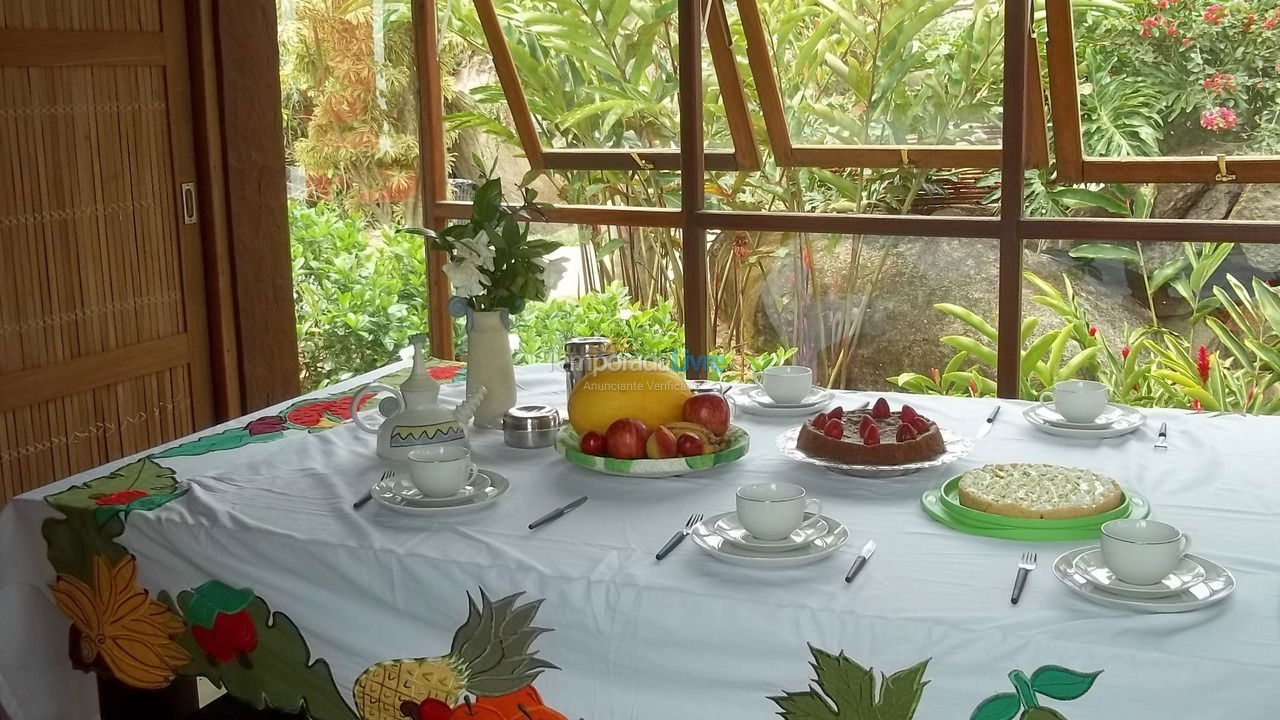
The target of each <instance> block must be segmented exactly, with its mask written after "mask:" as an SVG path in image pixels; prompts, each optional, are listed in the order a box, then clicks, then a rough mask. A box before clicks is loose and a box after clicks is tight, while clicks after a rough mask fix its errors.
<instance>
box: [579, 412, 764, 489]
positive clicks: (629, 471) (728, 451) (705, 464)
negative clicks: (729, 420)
mask: <svg viewBox="0 0 1280 720" xmlns="http://www.w3.org/2000/svg"><path fill="white" fill-rule="evenodd" d="M581 442H582V438H580V437H579V436H578V433H577V431H576V430H574V429H573V427H572V426H570V425H566V426H564V428H562V429H561V430H560V433H559V434H558V435H556V452H558V453H560V454H561V455H563V456H565V458H566V459H567V460H568V461H569V462H571V463H573V464H574V465H580V466H582V467H584V468H588V469H590V470H595V471H596V472H602V473H606V474H608V475H620V476H622V477H634V478H661V477H675V476H677V475H687V474H689V473H695V472H699V471H701V470H707V469H709V468H713V467H715V466H716V465H725V464H727V463H731V462H734V461H735V460H738V459H740V458H741V457H742V456H743V455H746V454H747V448H748V447H750V445H751V436H750V435H748V434H747V431H746V430H743V429H742V428H740V427H738V426H737V425H730V426H729V429H728V430H727V431H726V432H725V434H724V440H723V448H722V449H720V450H718V451H717V452H714V453H708V454H702V455H689V456H686V457H671V458H661V459H652V458H640V459H636V460H624V459H622V458H612V457H602V456H600V455H588V454H587V453H584V452H582V451H581V450H579V449H578V448H579V447H580V446H581Z"/></svg>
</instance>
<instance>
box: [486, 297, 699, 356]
mask: <svg viewBox="0 0 1280 720" xmlns="http://www.w3.org/2000/svg"><path fill="white" fill-rule="evenodd" d="M511 330H512V332H514V333H515V334H516V335H517V336H518V337H519V338H520V345H519V348H518V349H517V350H516V353H515V360H516V362H517V363H519V364H526V363H540V362H542V363H544V362H558V361H560V360H561V359H563V357H564V343H565V341H566V340H568V339H569V338H573V337H583V336H601V337H607V338H609V339H610V340H612V341H613V342H614V346H615V348H616V349H617V350H618V351H619V352H623V353H626V354H628V355H632V356H635V357H644V358H654V359H659V358H660V359H662V360H664V361H666V360H669V359H670V358H673V357H679V356H681V355H682V354H683V353H684V327H683V326H682V325H681V324H680V323H679V322H677V321H676V320H675V318H674V317H673V316H672V312H671V304H670V302H668V301H664V300H660V301H658V302H657V303H656V304H654V305H652V306H649V307H646V306H644V305H643V304H642V303H639V302H637V301H634V300H632V299H631V297H630V295H629V294H628V292H627V289H626V288H624V287H622V286H621V285H619V284H617V283H614V284H611V285H609V286H608V287H606V288H605V289H604V290H603V291H601V292H596V293H589V294H586V295H583V296H582V297H580V298H576V299H572V300H571V299H566V298H555V299H552V300H548V301H546V302H534V303H529V305H528V306H527V307H526V308H525V310H524V312H522V313H520V314H519V315H517V316H515V317H514V318H513V322H512V328H511Z"/></svg>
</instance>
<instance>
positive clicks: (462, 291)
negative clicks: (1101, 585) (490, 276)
mask: <svg viewBox="0 0 1280 720" xmlns="http://www.w3.org/2000/svg"><path fill="white" fill-rule="evenodd" d="M444 274H445V275H448V276H449V282H451V283H453V294H454V295H457V296H459V297H475V296H477V295H482V294H484V281H485V276H484V273H482V272H480V268H479V267H478V266H476V264H475V263H471V262H459V261H454V262H451V263H446V264H445V266H444Z"/></svg>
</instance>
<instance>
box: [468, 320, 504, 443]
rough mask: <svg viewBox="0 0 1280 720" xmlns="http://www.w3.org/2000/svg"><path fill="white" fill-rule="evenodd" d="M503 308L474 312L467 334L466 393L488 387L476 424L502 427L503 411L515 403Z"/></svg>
mask: <svg viewBox="0 0 1280 720" xmlns="http://www.w3.org/2000/svg"><path fill="white" fill-rule="evenodd" d="M508 332H509V331H508V330H507V326H506V325H505V324H504V323H503V322H502V313H501V312H480V311H475V310H473V311H472V312H471V329H470V330H469V331H468V334H467V397H471V396H472V394H473V393H474V392H475V391H476V389H477V388H481V387H483V388H485V395H484V399H483V400H482V401H480V405H479V406H478V407H477V408H476V414H475V424H476V426H477V427H485V428H500V427H502V415H503V413H505V412H506V411H507V410H510V409H511V408H512V407H514V406H515V404H516V369H515V367H514V366H513V365H512V362H511V341H510V339H509V336H508Z"/></svg>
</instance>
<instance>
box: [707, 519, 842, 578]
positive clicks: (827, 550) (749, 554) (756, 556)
mask: <svg viewBox="0 0 1280 720" xmlns="http://www.w3.org/2000/svg"><path fill="white" fill-rule="evenodd" d="M728 514H729V513H722V514H720V515H713V516H711V517H709V518H707V519H706V520H703V521H702V522H700V523H698V524H697V525H694V526H693V530H691V531H690V532H689V535H690V536H692V537H693V543H694V544H695V545H697V546H698V547H700V548H702V549H703V550H704V551H706V552H707V553H709V554H710V555H712V556H713V557H715V558H717V559H720V560H723V561H725V562H727V563H732V564H734V565H744V566H747V567H758V568H786V567H796V566H797V565H808V564H809V563H811V562H816V561H818V560H821V559H822V558H824V557H827V556H829V555H831V553H833V552H835V551H836V550H839V549H840V546H842V545H844V544H845V543H846V542H848V541H849V529H848V528H846V527H845V526H844V525H841V524H840V523H839V522H838V521H836V520H834V519H832V518H831V517H829V516H827V515H822V516H820V517H821V518H822V519H823V520H824V521H825V522H826V523H827V532H826V533H825V534H823V535H822V536H821V537H818V538H815V539H814V541H813V542H811V543H809V544H808V545H804V546H802V547H799V548H797V549H795V550H788V551H786V552H760V551H757V550H748V549H747V548H744V547H742V546H740V545H735V544H734V543H732V542H730V541H729V539H728V538H726V537H724V536H723V535H720V534H719V533H717V532H716V531H715V530H714V529H713V527H714V526H715V524H716V523H717V522H718V521H719V520H720V519H721V518H723V517H724V516H725V515H728Z"/></svg>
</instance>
